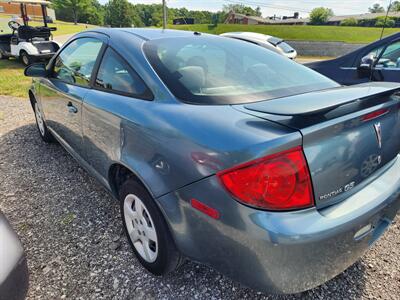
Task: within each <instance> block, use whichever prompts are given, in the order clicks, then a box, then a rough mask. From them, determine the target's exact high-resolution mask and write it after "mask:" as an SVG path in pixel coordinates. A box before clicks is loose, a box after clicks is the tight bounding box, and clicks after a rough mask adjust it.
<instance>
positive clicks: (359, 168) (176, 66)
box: [25, 29, 400, 293]
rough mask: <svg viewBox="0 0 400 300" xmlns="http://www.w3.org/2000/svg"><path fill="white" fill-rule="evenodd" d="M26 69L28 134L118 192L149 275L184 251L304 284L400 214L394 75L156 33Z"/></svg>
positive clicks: (175, 262)
mask: <svg viewBox="0 0 400 300" xmlns="http://www.w3.org/2000/svg"><path fill="white" fill-rule="evenodd" d="M25 74H26V75H27V76H32V77H35V78H34V80H33V85H32V88H31V89H30V91H29V97H30V101H31V103H32V107H33V110H34V112H35V116H36V120H37V127H38V129H39V133H40V136H41V137H42V139H43V140H44V141H46V142H50V141H53V140H57V141H58V142H59V143H60V144H61V145H63V146H64V148H65V149H66V150H67V151H68V152H69V153H71V155H72V156H73V157H75V158H76V159H77V160H78V162H79V163H80V164H81V165H82V166H83V167H85V168H86V169H87V170H88V172H89V173H90V174H92V175H93V176H94V177H96V178H97V179H98V180H99V182H100V183H101V184H102V185H104V187H105V188H106V189H107V190H108V191H109V192H110V193H111V194H112V195H113V196H114V197H115V198H117V199H119V201H120V203H121V214H122V220H123V224H124V227H125V230H126V233H127V236H128V240H129V242H130V244H131V246H132V250H133V251H134V253H135V255H136V256H137V259H138V260H139V261H140V262H141V264H142V265H143V266H144V267H145V268H146V269H147V270H149V271H150V272H152V273H153V274H156V275H162V274H166V273H168V272H171V271H173V270H174V269H176V268H177V267H178V266H179V264H180V263H181V261H182V258H183V257H187V258H190V259H193V260H195V261H198V262H200V263H204V264H208V265H210V266H212V267H213V268H215V269H217V270H219V271H221V272H222V273H224V274H226V275H227V276H229V277H231V278H233V279H236V280H238V281H240V282H242V283H243V284H245V285H248V286H250V287H252V288H255V289H257V290H261V291H266V292H269V293H295V292H299V291H304V290H307V289H310V288H313V287H315V286H317V285H320V284H322V283H324V282H326V281H327V280H329V279H331V278H333V277H334V276H336V275H337V274H339V273H340V272H342V271H343V270H345V269H346V268H348V267H349V266H350V265H351V264H353V263H354V262H355V261H356V260H357V259H358V258H359V257H360V256H361V255H362V254H363V253H364V252H365V251H366V250H367V249H368V248H369V247H370V246H371V245H372V244H373V243H374V242H375V241H376V240H377V239H378V238H379V237H380V236H381V235H382V233H383V232H384V231H385V229H386V228H387V227H388V226H389V225H390V224H391V222H392V220H393V219H394V217H395V216H396V213H397V211H398V209H399V206H400V156H399V151H400V112H399V110H400V86H399V85H398V84H392V83H372V84H364V85H356V86H352V87H342V86H340V85H338V84H337V83H336V82H334V81H331V80H330V79H328V78H326V77H324V76H322V75H320V74H318V73H316V72H314V71H312V70H310V69H308V68H306V67H303V66H301V65H299V64H296V63H294V62H292V61H290V60H288V59H286V58H284V57H281V56H280V55H278V54H275V53H273V52H271V51H267V50H265V49H263V48H261V47H258V46H256V45H252V44H249V43H243V42H241V41H236V40H234V39H227V38H223V37H218V36H213V35H206V34H200V33H197V32H185V31H173V30H164V31H163V30H158V29H94V30H91V31H86V32H83V33H79V34H77V35H76V36H74V37H73V38H72V39H70V40H69V42H68V43H66V44H65V45H64V47H63V48H62V49H60V51H59V52H58V53H57V55H56V56H55V57H54V58H53V59H52V60H51V61H50V63H49V64H48V65H47V66H45V65H40V64H36V65H32V66H30V67H28V68H27V69H26V71H25ZM66 201H68V200H67V199H66Z"/></svg>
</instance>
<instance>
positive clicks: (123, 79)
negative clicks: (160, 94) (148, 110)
mask: <svg viewBox="0 0 400 300" xmlns="http://www.w3.org/2000/svg"><path fill="white" fill-rule="evenodd" d="M95 86H96V87H97V88H99V89H102V90H106V91H110V92H116V93H118V94H123V95H129V96H134V97H139V98H143V99H148V100H150V99H151V98H152V96H151V92H150V91H149V89H148V88H147V86H146V84H145V83H144V82H143V80H142V79H141V78H140V77H139V76H138V75H137V74H136V72H135V71H133V70H132V68H131V67H129V65H128V63H127V62H125V61H124V60H123V59H122V58H121V57H120V56H119V54H117V53H116V52H115V51H114V50H113V49H111V48H108V49H107V50H106V52H105V54H104V57H103V60H102V62H101V65H100V67H99V71H98V73H97V77H96V83H95Z"/></svg>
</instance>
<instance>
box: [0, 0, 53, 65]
mask: <svg viewBox="0 0 400 300" xmlns="http://www.w3.org/2000/svg"><path fill="white" fill-rule="evenodd" d="M3 2H4V1H3ZM5 2H8V3H16V4H19V6H20V9H21V19H22V21H23V24H20V23H19V22H18V21H15V20H11V21H9V22H8V27H10V29H11V31H12V33H11V34H1V35H0V59H5V58H8V57H16V58H19V59H21V61H22V62H23V63H24V64H25V65H30V64H31V63H33V62H35V61H38V60H48V59H50V58H51V57H52V56H53V55H54V54H55V53H56V52H57V51H58V49H60V46H59V45H58V43H56V42H55V41H53V40H52V34H51V32H52V31H55V30H57V28H54V27H48V26H47V23H48V16H47V10H46V7H47V6H48V5H49V4H51V2H48V1H44V0H13V1H5ZM27 4H33V5H40V6H41V10H42V16H43V23H44V26H39V27H32V26H29V24H28V22H29V21H28V20H29V17H28V14H27V7H26V5H27Z"/></svg>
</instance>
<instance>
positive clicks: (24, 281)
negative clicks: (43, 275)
mask: <svg viewBox="0 0 400 300" xmlns="http://www.w3.org/2000/svg"><path fill="white" fill-rule="evenodd" d="M28 277H29V275H28V265H27V262H26V257H25V254H24V250H23V248H22V244H21V242H20V241H19V239H18V236H17V235H16V233H15V232H14V230H13V229H12V228H11V226H10V224H9V223H8V221H7V220H6V218H5V216H4V215H3V214H2V212H1V211H0V300H22V299H25V296H26V293H27V291H28Z"/></svg>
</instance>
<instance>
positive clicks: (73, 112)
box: [67, 102, 78, 114]
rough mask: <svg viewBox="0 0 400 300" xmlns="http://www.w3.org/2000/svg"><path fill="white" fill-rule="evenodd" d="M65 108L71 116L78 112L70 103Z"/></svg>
mask: <svg viewBox="0 0 400 300" xmlns="http://www.w3.org/2000/svg"><path fill="white" fill-rule="evenodd" d="M67 107H68V112H69V113H71V114H76V113H77V112H78V109H77V108H76V107H75V106H74V105H73V104H72V103H71V102H69V103H68V105H67Z"/></svg>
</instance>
